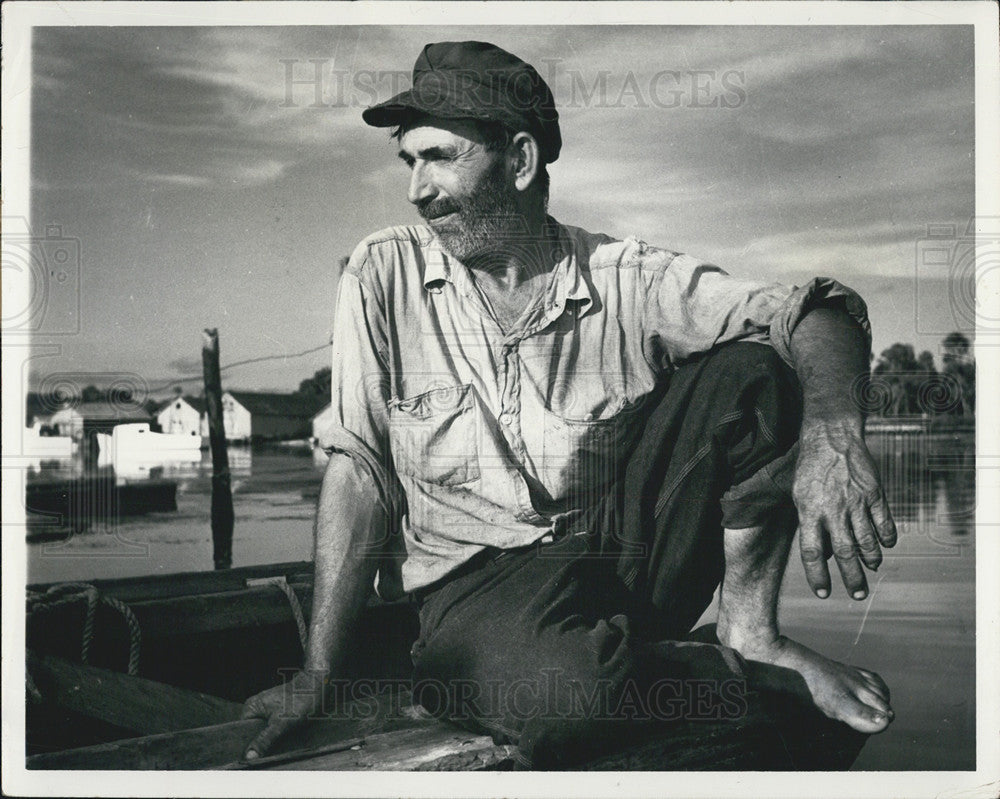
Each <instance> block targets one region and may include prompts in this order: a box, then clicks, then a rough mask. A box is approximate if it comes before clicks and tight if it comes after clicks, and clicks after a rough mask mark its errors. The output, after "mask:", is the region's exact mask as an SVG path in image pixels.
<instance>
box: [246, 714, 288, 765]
mask: <svg viewBox="0 0 1000 799" xmlns="http://www.w3.org/2000/svg"><path fill="white" fill-rule="evenodd" d="M289 726H290V725H289V724H288V722H286V721H272V722H270V723H269V724H268V725H267V726H266V727H265V728H264V729H263V730H262V731H261V732H260V734H259V735H258V736H257V737H256V738H254V739H253V740H252V741H251V742H250V744H249V745H248V746H247V749H246V752H245V753H244V754H243V759H244V760H256V759H257V758H258V757H263V756H264V755H266V754H267V753H268V752H269V751H270V750H271V747H272V746H274V742H275V741H276V740H278V738H280V737H281V736H282V735H284V734H285V732H287V731H288V728H289Z"/></svg>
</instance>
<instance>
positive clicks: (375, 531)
mask: <svg viewBox="0 0 1000 799" xmlns="http://www.w3.org/2000/svg"><path fill="white" fill-rule="evenodd" d="M384 529H385V514H384V513H383V511H382V507H381V504H380V502H379V497H378V491H377V489H376V487H375V486H374V485H373V484H372V483H371V482H370V481H369V480H367V479H366V476H365V475H364V474H363V473H362V472H361V470H360V469H358V468H357V466H356V464H355V463H354V461H352V460H351V459H350V458H348V457H345V456H342V455H338V454H334V455H333V456H332V457H331V459H330V463H329V465H328V466H327V469H326V473H325V475H324V477H323V486H322V489H321V491H320V498H319V509H318V512H317V516H316V546H315V549H316V551H315V578H314V585H313V613H312V623H311V625H310V632H309V647H308V651H307V653H306V662H305V666H306V669H309V670H313V671H318V672H328V671H335V670H336V669H338V668H339V666H340V665H341V662H342V660H343V657H344V653H345V651H346V650H347V643H348V639H349V637H350V635H351V633H352V630H353V628H354V624H355V622H356V621H357V619H358V617H359V616H360V614H361V611H362V610H363V609H364V607H365V603H366V602H367V599H368V596H369V594H370V592H371V590H372V582H373V580H374V577H375V571H376V568H377V564H378V560H377V558H376V557H375V549H374V548H375V546H376V545H377V543H378V540H379V536H380V535H381V534H382V533H383V532H384Z"/></svg>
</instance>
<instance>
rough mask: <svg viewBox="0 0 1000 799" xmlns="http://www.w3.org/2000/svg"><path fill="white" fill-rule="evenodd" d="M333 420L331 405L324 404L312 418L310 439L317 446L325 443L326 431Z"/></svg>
mask: <svg viewBox="0 0 1000 799" xmlns="http://www.w3.org/2000/svg"><path fill="white" fill-rule="evenodd" d="M332 422H333V406H332V405H329V404H328V405H326V406H324V407H323V410H321V411H320V412H319V413H317V414H316V415H315V416H314V417H313V418H312V440H313V443H314V444H316V445H317V446H319V447H323V446H325V445H326V431H327V430H328V429H329V427H330V424H331V423H332Z"/></svg>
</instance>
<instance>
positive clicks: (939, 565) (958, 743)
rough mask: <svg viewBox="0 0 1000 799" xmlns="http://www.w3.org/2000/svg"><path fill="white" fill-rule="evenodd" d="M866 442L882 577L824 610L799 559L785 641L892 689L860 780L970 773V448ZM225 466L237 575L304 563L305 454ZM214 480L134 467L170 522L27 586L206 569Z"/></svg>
mask: <svg viewBox="0 0 1000 799" xmlns="http://www.w3.org/2000/svg"><path fill="white" fill-rule="evenodd" d="M870 441H871V443H872V449H873V451H874V452H875V453H876V454H877V456H878V458H879V461H880V466H881V469H882V473H883V476H884V482H885V485H886V489H887V491H888V493H889V498H890V505H891V506H892V508H893V511H894V514H895V517H896V521H897V524H898V527H899V532H900V541H899V543H898V544H897V546H896V547H895V549H893V550H889V551H888V552H887V553H886V555H887V556H886V558H885V561H884V563H883V565H882V567H881V568H880V569H879V571H878V573H877V574H870V576H869V581H870V586H871V593H870V596H869V598H868V599H867V600H865V601H864V602H855V601H853V600H851V599H850V598H849V597H848V596H847V594H846V591H844V590H843V588H842V586H841V585H839V584H838V583H835V590H834V593H833V596H832V597H831V598H830V599H827V600H825V601H820V600H817V599H815V598H814V597H813V596H812V594H811V592H810V591H809V589H808V587H807V585H806V582H805V579H804V577H803V574H802V569H801V567H800V566H799V564H798V562H797V560H796V558H797V555H796V554H795V553H794V551H793V560H792V563H791V567H790V568H789V570H788V573H787V576H786V580H785V587H784V591H783V595H782V610H781V618H782V623H783V627H784V631H785V632H786V633H787V634H788V635H790V636H792V637H794V638H797V639H798V640H800V641H802V642H803V643H806V644H807V645H809V646H812V647H814V648H816V649H818V650H819V651H821V652H823V653H824V654H827V655H829V656H831V657H834V658H836V659H838V660H842V661H845V662H848V663H853V664H856V665H860V666H864V667H866V668H870V669H873V670H875V671H877V672H878V673H880V674H881V675H882V676H883V678H885V680H886V682H888V684H889V686H890V688H891V689H892V698H893V706H894V708H895V710H896V714H897V715H896V721H895V722H894V724H893V725H892V726H891V727H890V729H889V731H887V732H886V733H883V734H882V735H879V736H875V737H873V738H872V739H870V741H869V742H868V744H867V745H866V747H865V749H864V751H863V752H862V755H861V757H860V759H859V760H858V762H857V764H856V766H855V768H856V769H857V770H875V769H892V770H895V769H917V770H925V769H972V768H974V767H975V734H974V733H975V684H974V675H975V569H974V566H975V540H974V519H975V457H974V450H973V438H972V436H971V435H968V434H965V435H960V436H938V437H929V436H914V435H876V436H872V437H870ZM230 456H231V457H230V460H231V465H232V470H233V491H234V499H235V509H236V528H235V534H234V541H233V565H234V566H243V565H250V564H260V563H274V562H279V561H295V560H308V559H310V558H311V545H312V541H311V539H312V524H313V512H314V505H315V498H314V497H315V491H316V490H317V488H318V485H319V481H320V476H321V470H322V465H321V464H320V463H316V462H314V460H313V458H312V456H311V454H310V453H308V452H298V453H296V452H291V451H289V452H280V451H256V452H251V451H250V450H246V449H235V450H232V451H231V453H230ZM44 471H45V474H46V476H49V477H51V476H54V475H55V473H54V472H53V471H52V469H47V470H44ZM210 474H211V465H210V463H209V461H208V459H207V456H206V457H204V458H203V459H202V461H201V462H197V463H188V464H164V465H162V466H161V467H158V468H155V469H154V470H153V471H152V475H151V473H150V471H149V470H148V469H144V468H136V469H133V470H132V472H131V473H130V474H129V475H128V476H127V479H133V480H135V479H140V480H141V479H147V478H148V477H149V476H154V477H159V476H162V477H166V478H169V479H174V480H176V481H177V482H178V492H177V504H178V510H177V511H176V512H173V513H160V514H150V515H148V516H143V517H136V518H130V519H122V520H119V521H118V522H117V523H114V524H104V525H96V526H95V527H94V528H93V529H92V530H90V531H89V532H87V533H84V534H80V535H76V536H73V537H72V538H70V539H68V540H67V541H65V542H58V543H32V544H29V546H28V569H29V571H28V579H29V581H31V582H49V581H56V580H85V579H92V578H97V577H115V576H125V575H138V574H154V573H170V572H176V571H188V570H207V569H211V567H212V545H211V529H210V525H209V517H208V513H209V497H210ZM123 479H126V478H124V477H123ZM838 587H839V588H840V590H839V591H838V590H837V588H838Z"/></svg>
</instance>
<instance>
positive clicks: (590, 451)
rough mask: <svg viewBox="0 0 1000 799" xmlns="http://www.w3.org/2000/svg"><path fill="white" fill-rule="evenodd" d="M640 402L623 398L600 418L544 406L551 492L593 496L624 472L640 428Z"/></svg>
mask: <svg viewBox="0 0 1000 799" xmlns="http://www.w3.org/2000/svg"><path fill="white" fill-rule="evenodd" d="M640 407H641V403H640V402H636V403H629V402H626V401H625V400H624V399H622V400H619V401H618V402H617V403H615V405H613V406H612V409H611V412H610V413H609V415H607V416H604V417H601V418H599V419H572V418H566V417H564V416H560V415H558V414H556V413H553V412H551V411H548V410H546V411H545V430H544V439H543V444H544V447H545V456H544V460H543V470H544V473H545V482H546V484H547V488H548V489H549V491H550V492H551V493H552V495H553V496H554V497H573V496H577V497H579V498H580V499H581V500H582V501H584V502H587V501H591V500H593V501H596V500H597V499H598V498H599V495H600V494H601V493H602V492H603V491H604V490H605V489H607V488H609V487H610V486H612V485H613V484H615V483H616V482H618V481H619V480H620V479H621V477H623V476H624V470H625V463H626V461H627V459H628V456H629V455H630V454H631V452H632V449H633V448H634V446H635V443H636V440H637V439H638V436H639V433H640V432H641V430H642V426H643V419H642V415H641V414H640V413H638V411H639V410H640Z"/></svg>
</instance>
